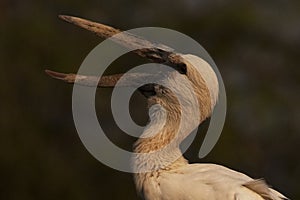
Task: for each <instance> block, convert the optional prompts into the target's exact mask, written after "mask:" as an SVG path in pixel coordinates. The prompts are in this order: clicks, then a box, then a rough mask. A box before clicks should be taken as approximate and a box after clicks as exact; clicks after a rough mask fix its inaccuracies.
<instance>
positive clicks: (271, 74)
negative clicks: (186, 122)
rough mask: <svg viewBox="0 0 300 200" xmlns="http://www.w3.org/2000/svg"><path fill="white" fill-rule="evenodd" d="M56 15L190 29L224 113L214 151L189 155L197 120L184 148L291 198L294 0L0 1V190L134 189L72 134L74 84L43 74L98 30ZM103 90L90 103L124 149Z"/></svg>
mask: <svg viewBox="0 0 300 200" xmlns="http://www.w3.org/2000/svg"><path fill="white" fill-rule="evenodd" d="M58 14H70V15H75V16H81V17H84V18H87V19H92V20H94V21H99V22H102V23H105V24H109V25H113V26H115V27H118V28H120V29H125V30H126V29H131V28H137V27H144V26H157V27H165V28H170V29H174V30H177V31H180V32H183V33H185V34H187V35H189V36H191V37H192V38H194V39H195V40H197V41H198V42H199V43H200V44H202V46H203V47H204V48H206V50H207V51H208V52H209V53H210V55H211V56H212V58H213V59H214V60H215V62H216V64H217V65H218V67H219V70H220V72H221V74H222V76H223V80H224V83H225V86H226V91H227V96H228V112H227V119H226V124H225V127H224V131H223V133H222V135H221V138H220V140H219V141H218V143H217V145H216V146H215V148H214V149H213V151H212V152H211V153H210V154H209V155H208V156H207V157H206V158H205V159H202V160H199V159H198V158H197V153H198V150H199V147H200V145H201V138H203V134H205V125H204V126H203V127H200V131H199V137H198V140H197V141H196V142H194V144H193V146H192V147H191V148H190V149H189V151H188V152H187V153H186V154H185V155H186V157H187V158H189V160H191V161H192V162H213V163H218V164H222V165H225V166H228V167H230V168H233V169H235V170H239V171H241V172H245V173H247V174H248V175H250V176H252V177H254V178H261V177H264V178H265V179H266V180H267V181H268V183H270V184H271V185H272V186H273V187H274V188H275V189H278V190H280V191H281V192H282V193H284V194H285V195H287V196H288V197H290V198H291V199H300V183H299V179H300V159H299V157H300V156H299V147H300V142H299V141H300V134H299V133H300V131H299V129H300V126H299V124H298V123H299V119H300V106H299V100H300V98H299V97H300V93H299V91H300V87H299V86H300V76H299V75H300V70H299V61H300V1H296V0H295V1H284V0H272V1H263V2H262V1H253V0H251V1H250V0H248V1H238V0H228V1H222V0H219V1H210V0H201V1H197V0H185V1H182V0H181V1H149V0H144V1H138V0H130V1H128V0H126V1H125V0H118V1H98V0H97V1H96V0H87V1H70V0H60V1H58V0H53V1H37V0H35V1H34V0H24V1H21V0H19V1H17V0H12V1H8V0H7V1H1V2H0V24H1V26H0V66H1V73H0V95H1V104H0V127H1V129H0V138H1V139H0V178H1V181H0V199H20V198H21V199H24V200H25V199H45V200H46V199H65V200H67V199H72V200H75V199H137V197H136V194H135V188H134V184H133V181H132V176H131V174H127V173H123V172H118V171H115V170H113V169H110V168H109V167H107V166H105V165H103V164H101V163H100V162H98V161H97V160H96V159H94V158H93V157H92V156H91V155H90V154H89V153H88V152H87V150H86V149H85V147H84V146H83V145H82V143H81V141H80V139H79V137H78V135H77V133H76V129H75V127H74V124H73V119H72V109H71V103H72V99H71V95H72V86H71V85H67V84H64V83H62V82H59V81H55V80H53V79H51V78H49V77H48V76H46V75H45V73H44V70H45V69H47V68H48V69H52V70H58V71H63V72H76V71H77V69H78V68H79V66H80V64H81V62H82V61H83V59H84V58H85V56H86V55H87V54H88V53H89V51H90V50H91V49H92V48H93V47H95V46H96V45H97V44H99V42H101V41H102V40H101V39H100V38H97V37H96V36H94V35H93V34H91V33H89V32H87V31H84V30H81V29H79V28H77V27H75V26H73V25H70V24H67V23H65V22H63V21H61V20H59V19H58V18H57V15H58ZM138 59H139V58H137V56H135V55H128V57H124V58H122V59H120V60H119V62H118V66H119V68H118V67H113V66H112V68H111V71H118V72H121V71H124V69H126V67H124V68H122V69H120V64H121V66H127V67H132V66H134V64H135V63H134V62H135V61H134V60H138ZM110 93H111V90H110V89H102V90H99V92H98V94H97V102H99V103H97V109H98V110H99V112H103V113H104V114H105V113H107V116H108V117H107V119H101V120H100V121H101V123H102V124H105V126H106V130H108V132H109V134H110V137H111V138H113V140H114V141H115V142H116V143H118V144H120V146H122V147H124V148H130V146H131V145H132V142H133V140H131V139H130V140H127V139H124V138H125V137H123V136H122V133H121V134H120V131H119V130H118V128H117V127H115V124H114V123H113V120H112V118H111V116H110V113H109V112H110V110H109V109H110V108H109V105H110V101H109V96H110ZM144 107H145V101H144V99H143V97H141V96H140V95H138V94H136V95H135V97H134V98H133V103H132V105H131V110H132V112H133V114H132V115H133V117H134V118H136V119H137V121H139V122H138V123H141V124H143V123H145V122H146V121H147V115H146V111H145V109H144ZM140 109H141V110H144V111H143V112H141V113H139V110H140ZM140 116H141V117H140ZM139 119H140V120H139ZM207 124H208V123H207V122H206V125H207ZM201 133H202V134H201Z"/></svg>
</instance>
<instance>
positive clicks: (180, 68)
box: [176, 63, 187, 74]
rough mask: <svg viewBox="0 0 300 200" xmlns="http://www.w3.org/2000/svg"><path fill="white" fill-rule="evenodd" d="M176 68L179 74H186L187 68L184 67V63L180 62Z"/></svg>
mask: <svg viewBox="0 0 300 200" xmlns="http://www.w3.org/2000/svg"><path fill="white" fill-rule="evenodd" d="M176 70H177V71H178V72H179V73H180V74H186V72H187V69H186V64H184V63H181V64H179V65H177V66H176Z"/></svg>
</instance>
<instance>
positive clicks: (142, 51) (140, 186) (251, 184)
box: [46, 15, 288, 200]
mask: <svg viewBox="0 0 300 200" xmlns="http://www.w3.org/2000/svg"><path fill="white" fill-rule="evenodd" d="M59 17H60V18H61V19H63V20H65V21H67V22H69V23H72V24H75V25H77V26H79V27H81V28H83V29H87V30H89V31H91V32H93V33H95V34H96V35H98V36H100V37H102V38H109V37H112V36H113V35H116V34H119V33H121V31H120V30H118V29H115V28H113V27H110V26H107V25H104V24H101V23H97V22H93V21H90V20H86V19H83V18H79V17H73V16H66V15H60V16H59ZM114 42H116V43H118V44H120V45H122V46H124V47H126V48H129V49H131V48H132V49H134V51H133V52H134V53H136V54H137V55H139V56H141V57H144V58H147V59H149V60H150V61H152V62H155V63H163V64H166V65H168V66H170V67H172V68H173V69H174V71H171V72H169V73H168V74H165V75H163V76H161V77H160V78H161V79H163V80H161V81H162V82H163V83H164V84H165V85H159V84H147V85H144V86H141V87H140V88H139V92H140V93H142V94H143V95H144V96H145V97H146V99H147V103H148V107H149V108H151V112H150V121H149V122H148V124H147V125H146V127H145V129H144V131H143V133H142V135H141V136H143V137H140V138H139V139H138V140H137V141H136V142H135V144H134V145H133V150H134V152H135V153H136V154H135V155H136V156H135V157H133V159H132V163H133V167H134V168H135V170H136V171H137V173H135V174H134V182H135V185H136V190H137V193H138V195H139V196H140V198H141V199H144V200H284V199H288V198H287V197H285V196H284V195H283V194H281V193H279V192H278V191H276V190H274V189H272V188H271V187H270V186H269V185H268V184H267V183H266V182H265V180H264V179H253V178H251V177H249V176H248V175H246V174H243V173H240V172H238V171H234V170H232V169H230V168H227V167H225V166H222V165H218V164H212V163H194V164H190V163H189V162H188V160H187V159H186V158H184V156H183V155H182V152H181V150H180V148H179V145H180V143H181V142H182V141H183V140H184V139H185V138H186V137H187V136H188V135H189V134H190V132H191V130H193V129H194V128H195V127H197V126H199V124H201V123H202V122H203V121H205V120H206V119H207V118H209V117H210V116H211V114H212V112H213V109H214V106H215V105H216V104H217V100H218V93H219V84H218V78H217V76H216V74H215V72H214V70H213V69H212V68H211V66H210V65H209V64H208V63H207V62H206V61H205V60H203V59H202V58H200V57H198V56H196V55H192V54H181V53H177V52H175V51H174V50H172V49H171V48H169V47H167V46H165V45H163V44H158V43H153V42H150V41H147V40H146V39H144V38H141V37H138V36H135V35H132V34H127V33H124V34H123V35H122V37H119V38H117V39H114ZM46 73H47V74H48V75H50V76H51V77H53V78H55V79H59V80H62V81H65V82H67V83H72V84H81V85H86V86H90V85H97V86H98V87H114V86H115V85H116V83H117V82H118V81H119V80H120V78H121V77H122V74H114V75H107V76H102V77H101V78H100V81H99V82H97V81H98V79H97V77H93V76H88V75H80V74H74V73H61V72H56V71H52V70H46ZM143 78H145V77H144V76H143V75H142V74H134V75H132V76H128V77H127V80H126V81H125V82H124V84H125V85H129V86H130V85H131V84H132V85H134V84H135V83H136V82H138V81H139V79H143ZM179 80H183V81H179ZM185 81H188V82H189V83H190V84H191V85H190V86H192V88H193V90H192V91H194V94H191V90H189V89H188V88H187V87H188V86H187V85H186V82H185ZM169 87H170V88H172V87H174V88H175V90H178V92H179V93H182V94H183V95H182V98H183V99H182V101H183V102H184V106H181V104H180V102H179V100H178V99H177V98H176V95H174V92H172V91H171V90H170V88H169ZM191 95H194V96H195V98H196V100H197V102H198V105H197V107H195V106H194V105H193V103H191V102H190V99H191V98H190V96H191ZM156 105H158V106H156ZM162 108H163V109H162ZM184 112H185V113H188V115H189V117H190V119H189V120H187V122H184V123H186V124H184V125H183V126H184V127H183V128H182V129H181V130H180V131H179V130H178V129H179V127H180V126H181V125H180V120H181V117H182V113H184ZM197 113H198V114H199V113H200V114H199V117H194V116H195V115H196V114H197ZM163 117H165V118H166V120H162V118H163ZM170 143H171V144H170ZM169 144H170V145H169ZM165 147H166V148H165ZM160 149H164V150H163V151H159V150H160ZM152 152H156V153H154V154H152ZM157 152H158V153H157ZM145 168H146V169H147V170H146V171H145V170H144V169H145Z"/></svg>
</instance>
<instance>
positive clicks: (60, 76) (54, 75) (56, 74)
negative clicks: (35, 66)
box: [45, 69, 66, 80]
mask: <svg viewBox="0 0 300 200" xmlns="http://www.w3.org/2000/svg"><path fill="white" fill-rule="evenodd" d="M45 73H46V74H48V75H49V76H51V77H52V78H55V79H60V80H63V79H64V78H65V77H66V74H64V73H59V72H55V71H51V70H48V69H46V70H45Z"/></svg>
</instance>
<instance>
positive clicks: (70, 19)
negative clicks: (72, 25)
mask: <svg viewBox="0 0 300 200" xmlns="http://www.w3.org/2000/svg"><path fill="white" fill-rule="evenodd" d="M58 17H59V18H60V19H62V20H64V21H67V22H71V21H72V18H73V17H72V16H69V15H58Z"/></svg>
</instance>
